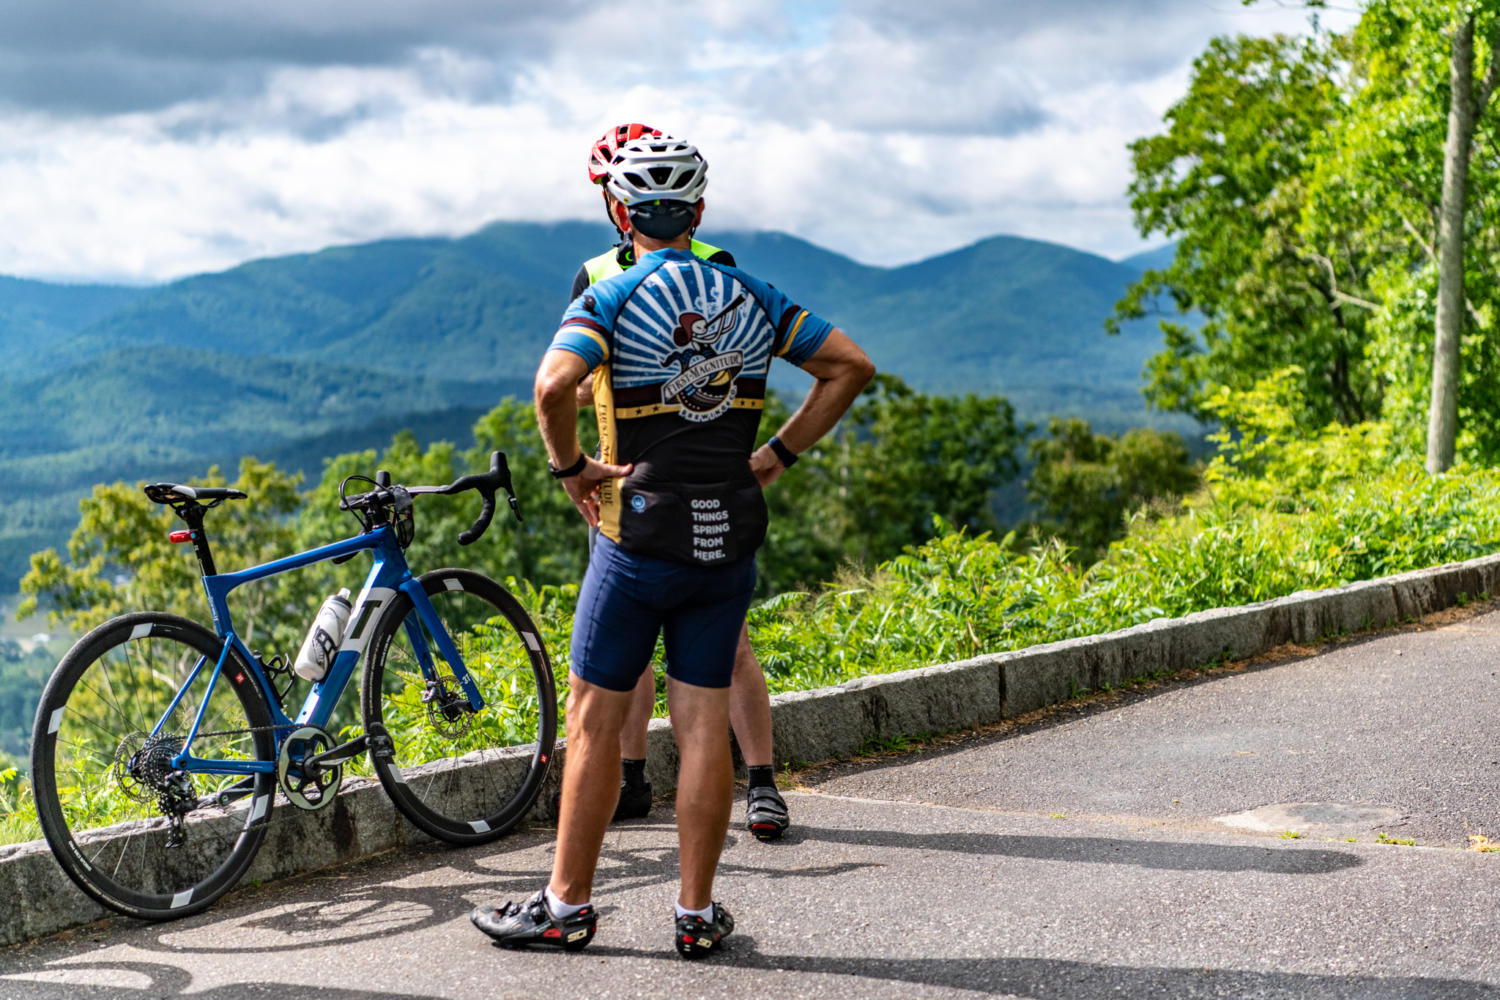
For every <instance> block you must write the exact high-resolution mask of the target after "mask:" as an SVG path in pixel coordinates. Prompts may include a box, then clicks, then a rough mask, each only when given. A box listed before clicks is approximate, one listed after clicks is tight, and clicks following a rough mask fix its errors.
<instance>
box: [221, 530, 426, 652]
mask: <svg viewBox="0 0 1500 1000" xmlns="http://www.w3.org/2000/svg"><path fill="white" fill-rule="evenodd" d="M365 549H373V550H375V563H374V565H373V566H372V567H371V569H370V574H369V578H368V579H367V580H366V584H365V585H366V587H369V586H372V585H374V586H382V587H390V588H392V589H394V588H396V587H399V586H400V585H401V583H402V582H403V581H405V580H406V579H408V578H409V577H410V576H411V570H410V569H408V568H407V565H406V555H405V553H403V552H402V551H401V547H400V546H399V545H397V544H396V539H395V536H394V533H393V532H392V530H391V529H390V528H389V527H380V528H376V529H375V530H374V531H370V532H366V533H361V534H358V535H355V536H353V537H351V538H346V539H344V540H343V541H338V542H333V543H331V544H329V545H320V546H318V547H317V548H315V549H308V550H307V551H306V552H298V553H296V554H294V555H290V556H284V557H283V558H281V559H273V560H271V561H270V562H267V563H261V564H260V565H259V566H250V567H248V568H246V569H242V570H236V571H235V572H233V573H217V574H215V575H213V576H205V577H203V578H202V579H203V589H204V591H205V592H206V593H207V594H208V604H209V611H210V612H211V613H212V614H213V618H214V629H215V631H217V632H218V633H219V635H221V636H228V635H229V634H230V633H231V632H233V631H234V622H233V620H232V619H231V617H230V614H229V603H228V597H229V593H230V592H231V591H232V590H234V589H235V588H236V587H240V586H243V585H244V584H247V583H253V582H255V581H256V580H264V579H266V578H267V577H271V576H278V575H280V574H282V573H289V572H291V571H292V570H297V569H301V568H303V567H304V566H311V565H313V564H314V563H320V562H326V561H327V560H329V559H337V558H339V557H340V556H352V555H354V554H355V553H356V552H362V551H364V550H365Z"/></svg>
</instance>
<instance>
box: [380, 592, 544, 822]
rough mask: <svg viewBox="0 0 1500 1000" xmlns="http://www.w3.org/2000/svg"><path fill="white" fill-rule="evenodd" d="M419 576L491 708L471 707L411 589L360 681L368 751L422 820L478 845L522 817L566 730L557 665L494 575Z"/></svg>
mask: <svg viewBox="0 0 1500 1000" xmlns="http://www.w3.org/2000/svg"><path fill="white" fill-rule="evenodd" d="M420 582H421V584H422V586H423V588H424V590H425V591H426V593H427V596H428V598H429V599H430V600H431V601H432V604H433V607H434V608H435V609H436V611H437V614H438V618H439V619H440V620H441V621H442V624H443V628H444V629H445V630H446V631H447V633H448V635H449V637H451V638H452V640H453V643H454V645H455V646H456V647H457V649H458V652H459V656H460V658H461V659H462V661H463V664H464V669H465V670H466V671H467V672H468V675H469V676H470V677H471V678H472V679H473V681H474V683H475V684H476V685H477V686H478V688H479V691H480V694H481V695H482V697H483V699H484V707H483V708H481V709H480V710H479V711H478V712H474V711H471V710H470V709H469V707H468V700H467V698H466V697H465V696H464V694H463V692H462V691H461V690H460V689H459V688H458V687H457V685H456V684H455V682H454V678H453V671H452V669H451V667H449V665H448V663H447V662H446V661H445V660H444V659H443V657H442V654H441V653H440V652H439V651H438V645H437V643H436V642H435V641H434V639H433V637H432V635H431V634H430V633H429V632H428V630H427V629H426V628H425V627H424V626H423V624H422V621H421V618H420V616H419V615H418V614H417V612H416V611H415V610H414V609H413V606H412V602H411V599H410V598H409V597H407V596H406V595H405V594H398V596H397V597H396V599H395V600H394V601H393V602H392V603H391V606H390V609H389V610H388V611H386V613H385V614H384V615H382V616H381V618H380V620H379V622H378V623H377V624H376V627H375V628H376V630H375V633H374V637H373V640H372V642H371V647H370V654H369V657H368V659H367V661H366V664H365V677H364V685H363V689H362V691H361V692H360V699H361V707H362V708H363V711H364V718H365V732H366V734H367V735H368V736H370V738H371V748H370V759H371V761H372V762H373V763H374V766H375V773H376V774H377V775H379V776H380V781H381V784H382V785H384V786H385V790H386V793H387V794H388V795H390V797H391V800H392V801H393V802H394V803H395V804H396V807H397V808H398V809H400V810H401V812H402V813H404V814H405V815H406V817H407V818H408V819H410V820H411V821H412V822H413V823H414V824H416V825H417V827H418V828H420V829H422V830H424V831H426V832H427V833H429V834H431V835H432V836H434V837H437V838H438V839H440V840H445V841H448V842H449V843H454V844H481V843H484V842H486V841H489V840H494V839H495V838H496V837H499V836H501V835H502V834H504V833H506V832H507V831H508V830H510V828H511V827H513V826H515V825H516V823H518V822H519V821H520V819H521V817H522V816H524V815H525V814H526V810H528V809H530V808H531V805H532V803H534V802H535V801H536V797H537V795H538V794H539V793H540V792H541V789H542V779H543V778H544V777H546V774H547V763H548V761H550V760H551V759H552V744H553V742H554V741H555V740H556V738H557V693H556V689H555V687H554V685H553V681H552V665H551V664H550V663H549V662H548V660H547V651H546V650H545V649H544V648H543V646H542V641H541V634H540V633H539V632H538V631H537V628H536V625H534V624H533V623H532V621H531V619H530V618H529V617H528V616H527V614H526V612H525V611H524V610H523V609H522V608H521V605H520V604H519V603H518V602H517V601H516V599H515V598H514V597H512V596H511V594H510V592H509V591H507V590H506V589H505V588H504V587H502V586H500V584H498V583H496V582H495V581H494V580H491V579H490V578H489V577H486V576H483V575H481V574H479V573H475V572H472V571H470V570H463V569H440V570H434V571H432V572H431V573H426V574H423V576H422V577H421V578H420ZM382 736H389V738H390V742H389V749H388V750H386V749H382V747H381V745H380V744H381V737H382Z"/></svg>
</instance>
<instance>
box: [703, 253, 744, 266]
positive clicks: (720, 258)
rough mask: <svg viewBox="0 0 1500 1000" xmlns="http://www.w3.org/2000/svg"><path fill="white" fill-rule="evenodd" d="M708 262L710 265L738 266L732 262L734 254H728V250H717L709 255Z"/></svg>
mask: <svg viewBox="0 0 1500 1000" xmlns="http://www.w3.org/2000/svg"><path fill="white" fill-rule="evenodd" d="M708 262H709V263H710V264H723V265H724V266H725V267H736V266H738V265H736V264H735V262H734V254H732V253H730V252H729V251H728V250H719V251H716V252H714V253H712V254H709V257H708Z"/></svg>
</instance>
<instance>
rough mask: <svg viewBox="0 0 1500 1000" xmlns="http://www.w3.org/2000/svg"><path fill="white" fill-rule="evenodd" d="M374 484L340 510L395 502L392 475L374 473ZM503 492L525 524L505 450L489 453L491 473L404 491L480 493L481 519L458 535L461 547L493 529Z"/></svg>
mask: <svg viewBox="0 0 1500 1000" xmlns="http://www.w3.org/2000/svg"><path fill="white" fill-rule="evenodd" d="M375 483H376V488H375V489H373V490H371V491H369V492H368V493H361V494H359V495H358V496H352V497H348V498H347V499H341V500H340V501H339V508H340V509H341V510H354V509H357V508H364V507H371V506H385V505H386V504H388V503H391V502H392V501H394V499H395V495H394V490H393V489H392V487H391V477H390V473H388V472H386V471H385V470H384V469H382V470H380V471H379V472H377V473H375ZM502 489H503V490H504V491H505V493H506V496H507V498H508V499H509V500H510V509H511V513H513V514H515V515H516V520H517V521H518V522H522V523H524V522H525V518H523V517H522V516H521V501H520V499H519V498H518V497H517V496H516V493H515V490H514V488H513V487H512V486H511V479H510V465H509V463H507V462H506V460H505V452H503V451H494V452H491V453H490V470H489V471H488V472H476V473H470V474H469V475H466V476H459V477H458V478H457V479H455V480H454V481H453V482H451V483H449V484H448V485H447V486H408V487H406V488H405V490H406V492H407V493H409V494H411V495H413V496H415V495H417V494H419V493H437V494H443V495H452V494H454V493H463V492H466V491H468V490H477V491H478V492H479V495H480V497H481V498H482V501H483V506H482V508H481V509H480V512H479V518H478V519H477V520H476V521H475V522H474V524H473V525H472V526H471V527H469V528H468V529H466V530H465V531H461V532H459V535H458V544H460V545H472V544H473V543H474V542H476V541H478V540H479V539H480V537H481V536H483V535H484V533H485V530H486V529H488V528H489V526H490V521H491V519H492V518H494V516H495V492H496V491H497V490H502Z"/></svg>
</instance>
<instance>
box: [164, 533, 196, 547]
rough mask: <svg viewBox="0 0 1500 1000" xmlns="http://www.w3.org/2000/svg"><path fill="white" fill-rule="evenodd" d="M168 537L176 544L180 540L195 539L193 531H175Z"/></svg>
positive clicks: (188, 540) (189, 540)
mask: <svg viewBox="0 0 1500 1000" xmlns="http://www.w3.org/2000/svg"><path fill="white" fill-rule="evenodd" d="M167 538H168V539H170V540H171V542H172V544H173V545H176V544H177V543H178V542H191V541H192V540H193V533H192V532H191V531H174V532H172V533H171V534H170V535H168V536H167Z"/></svg>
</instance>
